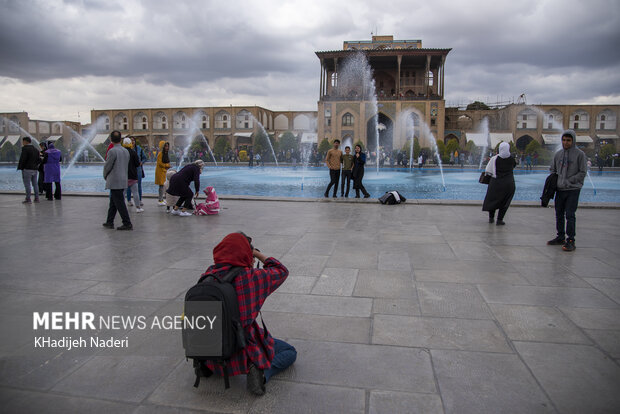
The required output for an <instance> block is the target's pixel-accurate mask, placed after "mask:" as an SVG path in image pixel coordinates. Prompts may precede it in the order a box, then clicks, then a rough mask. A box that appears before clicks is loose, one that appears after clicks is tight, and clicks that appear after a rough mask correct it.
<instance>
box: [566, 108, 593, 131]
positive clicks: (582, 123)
mask: <svg viewBox="0 0 620 414" xmlns="http://www.w3.org/2000/svg"><path fill="white" fill-rule="evenodd" d="M571 119H572V120H573V124H572V125H569V127H572V128H573V129H589V128H590V117H589V116H588V113H587V112H586V111H584V110H577V111H575V112H573V114H572V115H571Z"/></svg>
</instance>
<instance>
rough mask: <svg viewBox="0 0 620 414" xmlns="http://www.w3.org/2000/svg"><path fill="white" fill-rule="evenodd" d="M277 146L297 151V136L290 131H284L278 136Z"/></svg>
mask: <svg viewBox="0 0 620 414" xmlns="http://www.w3.org/2000/svg"><path fill="white" fill-rule="evenodd" d="M279 147H280V149H281V150H282V151H284V152H286V151H297V149H298V148H299V142H298V140H297V137H296V136H295V135H294V134H293V133H292V132H290V131H286V132H285V133H284V134H282V136H281V137H280V142H279Z"/></svg>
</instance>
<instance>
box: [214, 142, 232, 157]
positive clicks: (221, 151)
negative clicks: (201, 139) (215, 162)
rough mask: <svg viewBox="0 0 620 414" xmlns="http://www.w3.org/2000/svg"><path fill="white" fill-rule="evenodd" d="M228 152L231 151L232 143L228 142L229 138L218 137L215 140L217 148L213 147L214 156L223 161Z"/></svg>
mask: <svg viewBox="0 0 620 414" xmlns="http://www.w3.org/2000/svg"><path fill="white" fill-rule="evenodd" d="M228 151H230V143H229V142H228V138H226V137H217V139H216V140H215V146H214V147H213V154H214V155H215V156H216V157H217V158H218V159H220V160H221V159H222V157H224V156H225V155H226V153H227V152H228Z"/></svg>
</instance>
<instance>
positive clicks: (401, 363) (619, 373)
mask: <svg viewBox="0 0 620 414" xmlns="http://www.w3.org/2000/svg"><path fill="white" fill-rule="evenodd" d="M20 201H21V198H20V197H18V196H15V195H3V196H0V211H1V212H2V214H1V215H0V223H1V227H0V233H1V235H2V237H1V241H0V260H1V263H2V266H1V269H0V324H1V325H0V326H2V336H1V337H0V338H1V339H0V358H1V359H0V361H1V362H0V404H1V406H2V412H6V413H24V412H36V413H43V412H45V413H48V412H52V413H67V412H88V413H92V414H94V413H100V412H101V413H103V412H106V413H108V412H118V413H180V412H190V413H191V412H234V413H298V412H316V413H348V412H351V413H413V412H416V413H417V412H420V413H443V412H445V413H512V412H514V413H537V412H544V413H554V412H560V413H598V412H620V367H619V365H618V363H619V361H620V359H619V358H620V255H619V253H620V243H618V240H619V238H620V224H619V219H620V210H598V209H581V210H579V211H578V237H577V246H578V249H577V250H576V251H575V252H574V253H572V254H568V253H564V252H562V251H561V250H560V248H558V247H549V246H546V245H545V241H546V240H547V239H549V238H551V237H553V235H554V224H553V223H554V213H553V210H552V209H535V208H525V207H515V208H511V210H510V211H509V213H508V216H507V220H506V221H507V225H506V226H504V227H496V226H494V225H489V224H488V223H487V222H486V217H485V215H484V214H483V213H482V212H481V211H480V208H479V207H475V206H441V205H438V206H424V205H415V206H414V205H404V206H380V205H375V204H355V203H342V202H337V203H333V202H325V203H323V202H299V203H287V202H268V201H240V200H230V201H223V206H224V208H225V209H224V210H223V212H222V213H221V214H220V215H219V216H214V217H188V218H181V217H171V216H168V215H166V214H164V213H163V209H162V208H160V207H157V206H155V205H153V204H154V202H153V200H147V206H146V212H145V213H144V214H141V215H136V214H135V213H132V217H133V220H134V225H135V228H136V230H135V231H133V232H119V231H116V230H107V229H104V228H102V227H101V223H102V222H103V219H104V216H105V212H106V208H107V206H106V204H107V199H105V198H101V197H98V198H85V197H65V198H64V199H63V200H62V201H61V202H45V201H44V202H43V203H41V204H39V205H30V206H22V205H21V204H20ZM117 220H118V219H117ZM240 229H243V230H244V231H246V232H247V233H249V234H250V235H252V236H253V237H254V240H255V245H256V246H257V247H259V248H260V249H261V250H262V251H263V252H266V253H267V254H269V255H273V256H274V257H276V258H278V259H280V260H281V261H282V262H283V263H284V264H286V265H287V266H288V267H289V269H290V277H289V279H288V280H287V281H286V282H285V284H284V285H283V286H282V287H281V288H280V289H279V290H278V292H277V293H276V294H274V295H273V296H272V297H270V299H269V300H268V301H267V302H266V304H265V306H264V312H263V315H264V318H265V321H266V323H267V325H268V326H269V327H270V330H271V331H272V333H273V334H274V335H275V336H277V337H281V338H283V339H285V340H287V341H289V342H290V343H292V344H293V345H294V346H295V347H296V348H297V350H298V352H299V354H298V360H297V362H296V363H295V365H294V366H293V367H292V368H291V369H289V370H288V371H286V372H284V373H282V374H281V375H279V376H277V377H276V378H274V379H273V380H272V381H271V382H270V383H269V384H268V392H267V395H265V396H264V397H254V396H252V395H250V394H249V393H248V392H247V391H246V389H245V378H244V377H236V378H234V379H233V381H232V388H231V389H229V390H228V391H224V389H223V388H224V387H223V381H222V380H221V379H220V380H214V379H210V380H208V381H203V383H201V385H200V387H199V388H198V389H195V388H193V387H192V383H193V380H194V378H193V373H192V369H191V366H190V363H188V362H185V360H184V358H183V350H182V347H181V343H180V335H179V333H178V332H176V331H150V330H146V331H140V330H134V331H127V332H125V333H123V335H120V336H121V337H124V336H127V337H128V338H129V343H130V347H129V349H124V350H120V351H114V350H97V349H79V350H72V351H64V350H53V349H44V350H42V349H37V350H35V349H34V348H33V337H34V332H33V330H32V311H33V310H38V311H44V310H54V309H56V310H59V309H60V310H69V309H72V308H79V307H80V306H84V304H86V305H88V307H89V310H91V311H93V312H95V313H99V314H103V313H105V312H116V313H121V314H147V315H170V314H177V313H179V312H180V309H181V304H182V297H183V295H184V293H185V291H186V290H187V288H188V287H189V286H190V285H191V284H192V283H193V282H195V280H196V279H197V277H198V275H199V274H200V272H201V271H203V270H204V269H205V268H206V267H207V266H208V265H209V264H211V250H212V248H213V246H214V245H215V244H216V243H217V242H218V241H219V240H220V239H221V238H222V236H224V235H226V234H227V233H229V232H233V231H237V230H240ZM81 310H84V309H83V308H82V309H81ZM102 334H103V333H102ZM108 334H109V332H108Z"/></svg>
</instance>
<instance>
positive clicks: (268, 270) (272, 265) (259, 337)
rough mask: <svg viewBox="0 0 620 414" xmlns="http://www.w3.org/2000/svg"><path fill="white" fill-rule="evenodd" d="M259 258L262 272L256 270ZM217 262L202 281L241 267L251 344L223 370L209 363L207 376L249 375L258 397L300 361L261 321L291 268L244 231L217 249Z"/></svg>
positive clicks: (238, 280) (237, 283) (242, 308)
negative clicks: (262, 312)
mask: <svg viewBox="0 0 620 414" xmlns="http://www.w3.org/2000/svg"><path fill="white" fill-rule="evenodd" d="M256 259H258V260H259V261H260V262H261V263H262V264H263V267H262V269H260V268H255V267H254V261H255V260H256ZM213 262H214V264H213V265H211V266H210V267H209V268H208V269H207V270H206V272H205V273H203V274H202V276H201V278H200V280H203V279H204V278H205V277H209V276H214V277H223V276H225V275H226V274H227V273H228V272H230V270H231V269H233V268H235V267H239V268H241V270H240V272H239V273H238V274H237V276H236V277H235V279H234V281H233V286H234V288H235V292H236V293H237V301H238V303H239V315H240V320H241V325H242V326H243V330H244V332H245V337H246V341H247V345H246V347H245V348H243V349H242V350H240V351H239V352H237V353H235V354H233V355H232V356H231V358H230V360H228V362H227V366H226V367H223V366H222V364H220V363H218V362H217V361H213V360H207V361H205V363H204V365H203V369H202V374H203V375H204V376H210V375H212V374H213V373H215V374H218V375H223V374H224V369H226V370H227V372H228V375H244V374H245V375H247V383H246V384H247V389H248V390H249V391H250V392H252V393H253V394H256V395H263V394H265V392H266V386H265V385H266V383H267V381H268V380H269V379H270V378H272V377H273V376H274V375H276V374H277V373H279V372H281V371H283V370H284V369H286V368H287V367H289V366H290V365H291V364H293V363H294V362H295V360H296V359H297V351H296V350H295V348H294V347H293V346H291V345H289V344H287V343H286V342H284V341H282V340H280V339H276V338H274V337H273V336H271V333H270V332H269V331H268V330H267V329H266V326H265V324H264V322H263V323H262V324H260V325H259V323H258V321H257V318H258V316H259V312H260V310H261V307H262V306H263V303H265V300H266V299H267V297H268V296H269V295H271V294H272V293H273V292H275V290H276V289H278V287H280V285H282V283H284V281H285V280H286V278H287V277H288V273H289V272H288V269H287V268H286V266H284V265H283V264H282V263H280V262H279V261H278V260H277V259H275V258H273V257H270V256H267V255H265V254H263V253H262V252H261V251H260V250H258V249H255V248H254V246H253V245H252V238H250V237H248V236H246V235H245V234H244V233H242V232H238V233H231V234H229V235H227V236H226V237H224V239H223V240H222V241H221V242H220V243H219V244H218V245H217V246H215V248H214V249H213Z"/></svg>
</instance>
